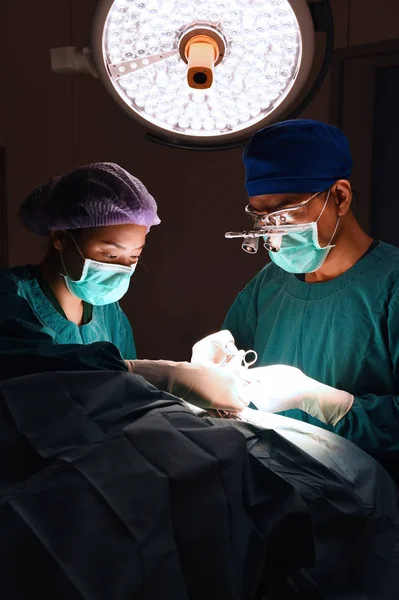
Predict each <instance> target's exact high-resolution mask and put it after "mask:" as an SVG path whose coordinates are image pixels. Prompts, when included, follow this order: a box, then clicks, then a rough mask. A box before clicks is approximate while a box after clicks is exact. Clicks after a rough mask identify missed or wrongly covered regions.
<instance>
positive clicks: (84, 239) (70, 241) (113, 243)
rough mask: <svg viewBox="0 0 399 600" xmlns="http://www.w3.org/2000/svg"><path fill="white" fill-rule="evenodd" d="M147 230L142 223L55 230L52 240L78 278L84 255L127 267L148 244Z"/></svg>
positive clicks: (72, 274)
mask: <svg viewBox="0 0 399 600" xmlns="http://www.w3.org/2000/svg"><path fill="white" fill-rule="evenodd" d="M146 232H147V230H146V228H145V227H143V226H142V225H111V226H108V227H96V228H93V229H79V230H75V231H71V232H70V233H68V232H66V231H63V232H55V233H53V234H52V242H53V245H54V248H55V249H56V250H59V251H60V252H62V258H63V260H64V263H65V267H66V270H67V272H68V275H69V276H70V277H71V278H72V279H75V280H77V279H79V278H80V276H81V274H82V269H83V263H84V258H90V259H91V260H95V261H98V262H103V263H110V264H115V265H123V266H126V267H130V266H131V265H132V264H134V263H136V262H137V261H138V259H139V258H140V255H141V253H142V251H143V248H144V245H145V236H146ZM75 242H76V244H75ZM78 248H79V250H80V252H79V250H78ZM80 253H81V254H80Z"/></svg>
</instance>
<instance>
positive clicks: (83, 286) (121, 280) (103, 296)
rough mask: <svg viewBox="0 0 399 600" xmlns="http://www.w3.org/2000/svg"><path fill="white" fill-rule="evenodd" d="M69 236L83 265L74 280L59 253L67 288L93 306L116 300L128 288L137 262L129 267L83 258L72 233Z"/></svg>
mask: <svg viewBox="0 0 399 600" xmlns="http://www.w3.org/2000/svg"><path fill="white" fill-rule="evenodd" d="M71 237H72V239H73V241H74V242H75V245H76V247H77V249H78V250H79V253H80V255H81V256H82V258H83V259H84V265H83V271H82V275H81V277H80V279H78V280H76V281H75V280H73V279H71V277H69V275H68V274H67V270H66V268H65V263H64V260H63V257H62V254H61V262H62V266H63V268H64V271H65V273H66V274H63V273H62V276H63V277H64V279H65V284H66V286H67V288H68V290H69V291H70V292H71V294H72V295H73V296H76V298H80V300H83V301H84V302H88V303H89V304H93V305H94V306H103V305H104V304H112V303H113V302H118V300H120V299H121V298H122V296H124V295H125V294H126V292H127V290H128V288H129V284H130V278H131V276H132V275H133V273H134V271H135V269H136V266H137V263H135V264H133V265H132V266H131V267H125V266H124V265H114V264H112V263H103V262H97V261H95V260H91V259H89V258H84V256H83V255H82V253H81V252H80V249H79V246H78V245H77V243H76V241H75V239H74V237H73V236H72V234H71Z"/></svg>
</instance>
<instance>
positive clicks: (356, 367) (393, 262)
mask: <svg viewBox="0 0 399 600" xmlns="http://www.w3.org/2000/svg"><path fill="white" fill-rule="evenodd" d="M223 328H225V329H229V330H230V331H231V333H232V334H233V336H234V338H235V340H236V345H237V347H238V348H242V349H245V350H256V352H257V353H258V357H259V359H258V362H257V364H256V365H255V366H264V365H273V364H285V365H292V366H294V367H298V368H299V369H301V370H302V371H303V372H304V373H305V374H306V375H308V376H310V377H312V378H314V379H316V380H318V381H321V382H323V383H325V384H328V385H330V386H333V387H335V388H338V389H341V390H345V391H347V392H350V393H351V394H353V395H354V396H355V401H354V404H353V407H352V409H351V410H350V411H349V413H348V414H347V415H346V416H345V417H344V418H343V419H342V420H341V421H340V422H339V423H338V425H337V426H336V427H335V428H333V427H328V426H326V425H324V424H323V423H321V422H320V421H318V420H317V419H314V418H312V417H310V416H309V415H307V414H306V413H304V412H302V411H300V410H291V411H286V412H285V413H282V414H285V415H286V416H289V417H293V418H296V419H299V420H302V421H307V422H309V423H313V424H315V425H318V426H320V427H324V428H326V429H330V430H331V431H334V432H335V433H337V434H340V435H342V436H344V437H346V438H347V439H349V440H351V441H353V442H354V443H356V444H357V445H358V446H360V447H362V448H363V449H365V450H366V451H368V452H370V453H371V454H373V455H375V456H376V457H377V458H379V459H380V460H381V455H383V456H384V457H385V458H386V459H387V460H390V459H391V458H392V457H393V458H392V460H394V461H397V466H398V468H399V249H398V248H396V247H394V246H390V245H388V244H385V243H382V242H380V243H379V244H378V245H377V246H376V247H374V248H373V249H372V250H371V252H368V253H367V254H366V255H365V256H364V257H363V258H362V259H360V261H359V262H358V263H356V264H355V265H354V266H353V267H352V268H351V269H349V270H348V271H347V272H346V273H344V274H343V275H341V276H339V277H337V278H335V279H333V280H331V281H327V282H324V283H306V282H305V281H303V280H302V281H301V279H300V278H299V277H298V276H296V275H293V274H290V273H287V272H285V271H283V270H282V269H280V268H279V267H277V266H276V265H275V264H273V263H270V264H268V265H267V266H266V267H265V268H264V269H262V271H260V273H258V275H257V276H256V277H255V278H254V279H253V280H252V281H251V282H250V283H249V284H248V285H247V287H246V288H245V289H244V290H243V291H242V292H241V293H240V294H239V295H238V296H237V298H236V300H235V302H234V303H233V305H232V307H231V309H230V311H229V313H228V315H227V317H226V320H225V322H224V325H223ZM381 462H383V460H381ZM398 472H399V471H398Z"/></svg>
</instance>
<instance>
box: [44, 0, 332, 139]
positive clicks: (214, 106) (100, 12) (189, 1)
mask: <svg viewBox="0 0 399 600" xmlns="http://www.w3.org/2000/svg"><path fill="white" fill-rule="evenodd" d="M315 31H324V32H326V33H327V36H326V49H325V56H324V61H323V65H322V68H321V71H320V72H319V74H318V76H317V77H316V80H315V81H314V83H313V86H312V88H311V89H310V91H309V92H308V93H307V95H306V96H305V98H303V99H302V101H301V102H299V98H300V96H301V93H302V96H303V90H304V88H305V86H306V84H307V82H308V80H309V75H310V72H311V68H312V64H313V59H314V45H315ZM332 49H333V21H332V15H331V7H330V1H329V0H322V1H321V2H311V1H309V0H99V2H98V6H97V8H96V11H95V15H94V20H93V29H92V36H91V43H90V47H89V48H85V49H84V50H82V51H80V50H78V49H76V47H68V48H56V49H53V50H52V51H51V56H52V68H53V70H54V71H56V72H74V71H75V72H76V71H83V72H86V73H90V74H92V75H94V76H97V77H99V78H100V80H101V82H102V83H103V85H104V86H105V87H106V89H107V90H108V92H109V93H110V94H111V95H112V97H113V98H114V99H115V101H116V102H117V103H118V104H119V105H120V106H121V107H122V108H123V109H124V110H125V111H126V112H127V113H128V114H129V115H130V116H131V117H133V118H135V119H136V120H137V121H139V122H140V123H141V124H143V125H144V126H145V127H146V129H147V130H148V132H149V133H148V137H149V138H150V139H152V140H153V141H159V142H161V143H165V144H168V145H174V146H177V147H184V148H190V149H218V148H226V147H233V146H237V145H242V144H244V143H245V142H246V141H247V139H248V138H249V137H250V136H251V134H252V133H253V132H254V131H255V130H258V129H260V128H262V127H263V126H266V125H267V124H270V123H273V122H275V121H277V120H279V119H280V120H281V119H283V118H293V117H295V116H296V115H297V114H300V112H301V111H302V110H303V109H304V108H305V106H306V105H307V104H308V103H309V102H310V100H311V99H312V98H313V96H314V95H315V93H316V92H317V90H318V89H319V88H320V86H321V83H322V81H323V79H324V77H325V75H326V73H327V71H328V67H329V62H330V59H331V52H332Z"/></svg>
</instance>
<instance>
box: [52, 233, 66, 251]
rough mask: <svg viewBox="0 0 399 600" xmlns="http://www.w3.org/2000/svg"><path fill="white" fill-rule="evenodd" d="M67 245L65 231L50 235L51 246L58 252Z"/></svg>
mask: <svg viewBox="0 0 399 600" xmlns="http://www.w3.org/2000/svg"><path fill="white" fill-rule="evenodd" d="M64 243H65V231H52V232H51V233H50V244H51V246H53V248H55V249H56V250H62V249H63V247H64Z"/></svg>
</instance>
